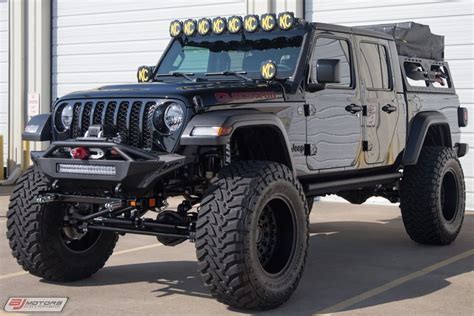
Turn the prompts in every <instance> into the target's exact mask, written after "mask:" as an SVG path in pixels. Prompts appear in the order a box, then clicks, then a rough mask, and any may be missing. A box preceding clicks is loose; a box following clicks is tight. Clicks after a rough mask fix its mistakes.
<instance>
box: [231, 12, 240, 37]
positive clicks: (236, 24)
mask: <svg viewBox="0 0 474 316" xmlns="http://www.w3.org/2000/svg"><path fill="white" fill-rule="evenodd" d="M227 29H228V30H229V32H230V33H232V34H235V33H238V32H240V31H241V30H242V18H241V17H240V16H235V15H234V16H231V17H230V18H228V19H227Z"/></svg>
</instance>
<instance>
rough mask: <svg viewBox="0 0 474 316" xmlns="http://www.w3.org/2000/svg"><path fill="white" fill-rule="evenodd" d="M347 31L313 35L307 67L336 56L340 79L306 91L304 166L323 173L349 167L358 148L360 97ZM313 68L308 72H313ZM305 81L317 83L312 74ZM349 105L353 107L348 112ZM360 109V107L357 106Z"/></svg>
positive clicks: (356, 157) (356, 156)
mask: <svg viewBox="0 0 474 316" xmlns="http://www.w3.org/2000/svg"><path fill="white" fill-rule="evenodd" d="M351 38H352V36H351V35H350V34H344V33H335V32H324V33H321V32H320V33H318V34H317V35H316V41H315V44H314V47H313V51H312V55H311V61H310V67H316V64H317V62H318V60H319V59H338V60H339V72H340V82H339V83H333V84H327V85H326V87H325V89H323V90H320V91H317V92H312V93H311V92H306V103H307V104H308V109H309V110H308V111H307V112H308V113H307V115H308V116H307V117H306V119H307V120H306V141H307V147H308V150H307V153H306V154H307V158H306V162H307V165H308V168H309V169H311V170H321V171H322V172H324V171H325V170H327V171H333V170H334V169H335V168H347V167H350V168H352V167H353V166H355V165H356V164H357V161H358V156H359V155H358V153H359V151H360V146H361V139H362V134H361V133H362V129H361V114H362V113H361V110H360V109H361V100H360V96H359V92H358V90H357V89H356V83H355V81H356V80H355V79H356V76H355V72H354V69H355V62H354V61H355V59H354V57H353V46H352V44H351V43H352V40H351ZM314 72H315V70H314V68H313V69H312V71H310V73H313V74H314ZM309 77H310V78H308V80H309V82H313V83H317V80H316V78H311V77H314V75H310V76H309ZM348 106H349V107H352V108H353V109H355V111H353V112H352V113H351V111H349V108H348ZM359 108H360V109H359Z"/></svg>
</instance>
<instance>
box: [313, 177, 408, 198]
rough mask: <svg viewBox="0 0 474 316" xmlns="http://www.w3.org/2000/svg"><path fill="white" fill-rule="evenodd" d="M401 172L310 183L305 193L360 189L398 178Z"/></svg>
mask: <svg viewBox="0 0 474 316" xmlns="http://www.w3.org/2000/svg"><path fill="white" fill-rule="evenodd" d="M401 178H402V174H401V173H400V172H395V173H388V174H379V175H373V176H365V177H357V178H349V179H342V180H333V181H327V182H318V183H310V184H308V185H307V187H306V189H307V190H306V195H307V196H314V195H321V194H330V193H337V192H339V191H345V190H356V189H362V188H366V187H370V186H374V185H377V184H388V183H392V182H395V181H396V180H400V179H401Z"/></svg>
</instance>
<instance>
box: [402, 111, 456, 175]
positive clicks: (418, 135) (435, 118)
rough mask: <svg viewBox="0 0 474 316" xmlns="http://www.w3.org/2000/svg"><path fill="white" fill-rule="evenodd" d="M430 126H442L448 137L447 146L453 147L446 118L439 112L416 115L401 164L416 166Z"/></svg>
mask: <svg viewBox="0 0 474 316" xmlns="http://www.w3.org/2000/svg"><path fill="white" fill-rule="evenodd" d="M431 126H444V127H445V128H447V130H448V133H449V135H448V136H449V137H448V138H447V140H448V144H447V145H448V146H449V147H453V145H452V139H451V130H450V128H449V122H448V119H447V118H446V116H444V115H443V114H441V113H440V112H435V111H426V112H421V113H418V114H417V115H416V116H415V117H414V118H413V119H412V122H411V124H410V132H409V134H408V139H407V146H406V148H405V153H404V155H403V164H404V165H406V166H408V165H416V163H417V162H418V157H419V156H420V153H421V149H422V147H423V143H424V141H425V138H426V134H428V130H429V128H430V127H431Z"/></svg>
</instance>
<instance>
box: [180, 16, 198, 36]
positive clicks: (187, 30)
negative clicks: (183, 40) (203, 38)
mask: <svg viewBox="0 0 474 316" xmlns="http://www.w3.org/2000/svg"><path fill="white" fill-rule="evenodd" d="M196 28H197V27H196V21H194V20H192V19H189V20H186V21H184V23H183V32H184V35H186V36H193V35H194V33H196Z"/></svg>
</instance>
